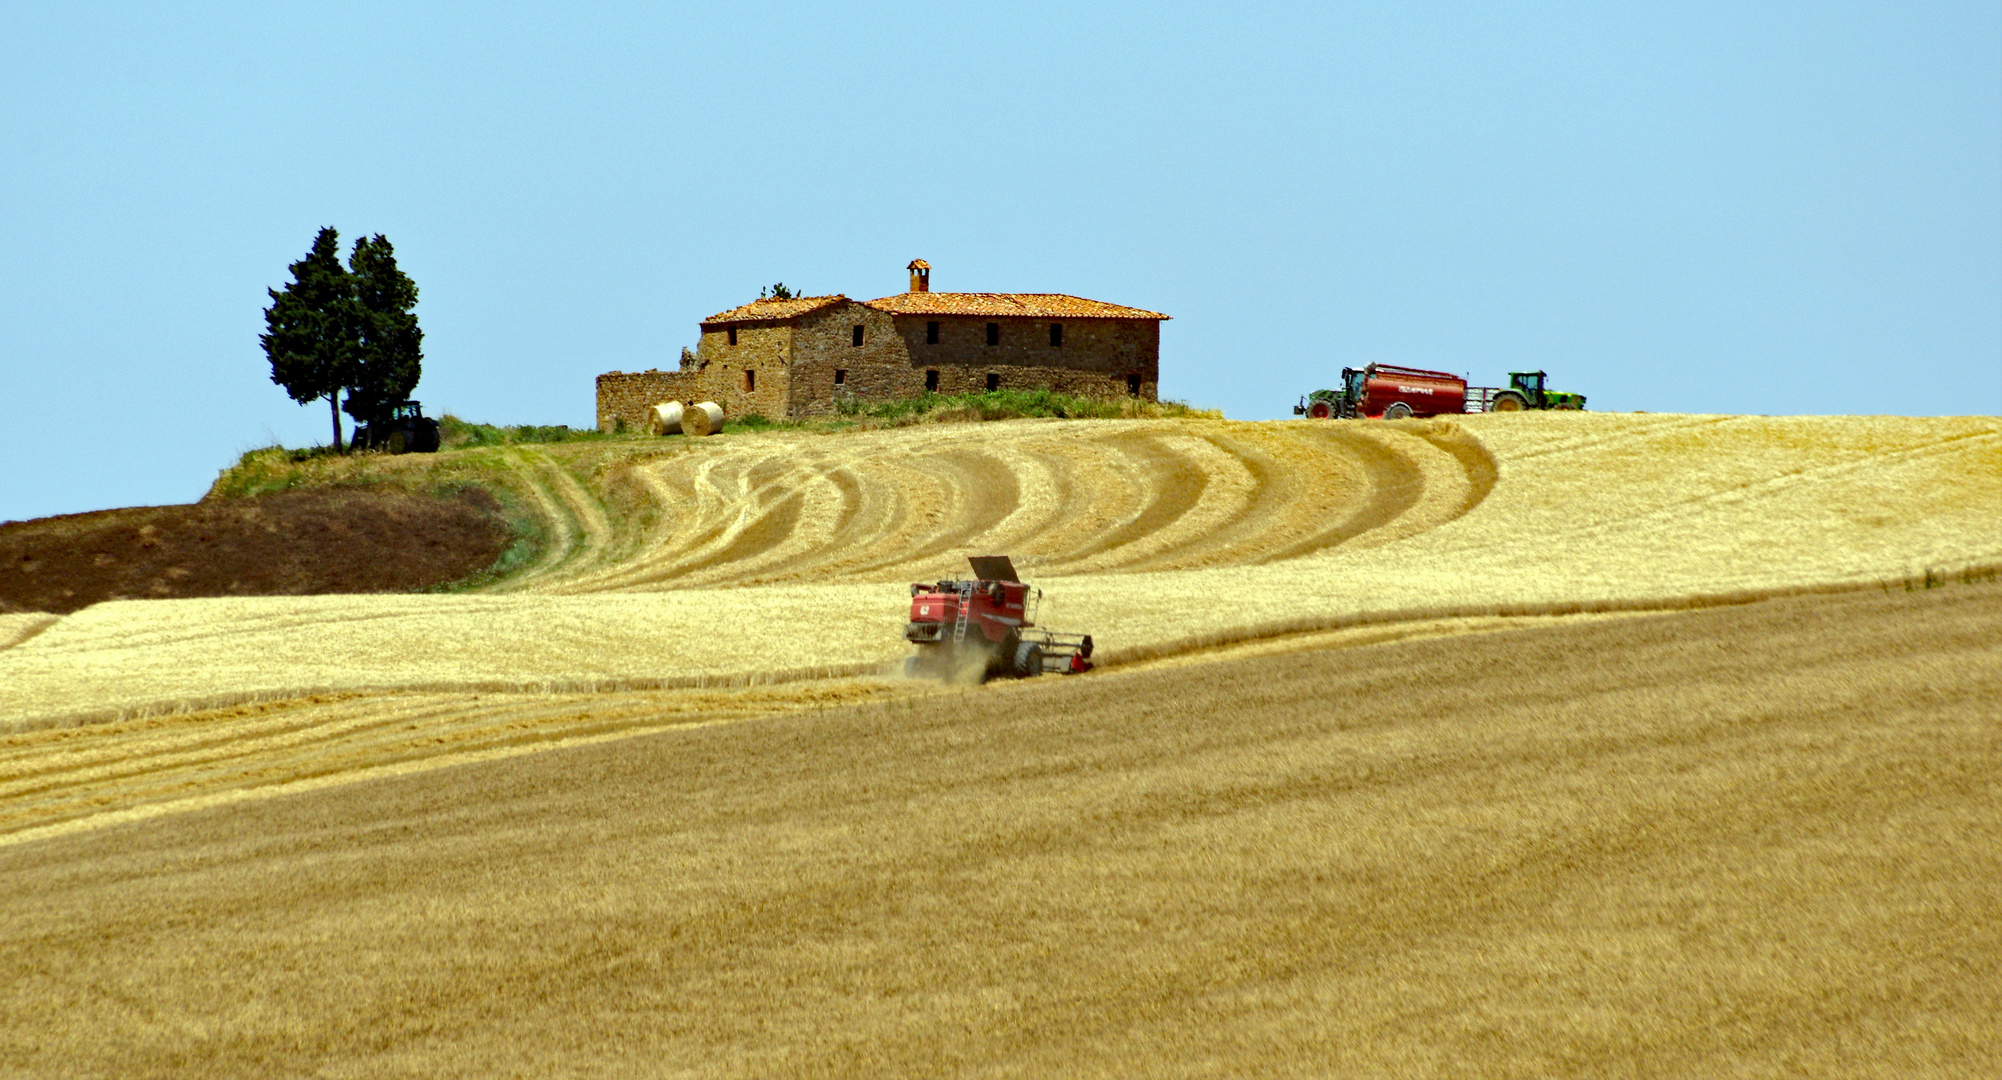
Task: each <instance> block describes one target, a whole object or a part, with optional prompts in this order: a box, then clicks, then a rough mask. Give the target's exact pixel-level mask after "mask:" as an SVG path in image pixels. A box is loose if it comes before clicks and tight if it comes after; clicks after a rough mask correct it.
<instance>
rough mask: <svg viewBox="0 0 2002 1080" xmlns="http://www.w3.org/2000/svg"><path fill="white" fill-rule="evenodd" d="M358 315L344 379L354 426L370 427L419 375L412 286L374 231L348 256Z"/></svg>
mask: <svg viewBox="0 0 2002 1080" xmlns="http://www.w3.org/2000/svg"><path fill="white" fill-rule="evenodd" d="M348 270H349V277H350V279H351V280H352V282H353V285H354V296H355V302H356V305H357V307H358V309H359V311H360V315H361V322H360V326H361V341H360V348H359V349H358V350H357V352H356V362H355V366H354V371H353V373H352V375H351V377H350V378H349V380H348V384H347V385H348V388H349V389H348V394H347V404H346V405H344V406H342V407H343V409H345V410H346V412H347V414H348V415H349V416H352V417H354V418H355V422H356V423H374V422H375V421H377V420H381V419H383V418H384V417H385V416H386V415H387V414H388V413H389V410H390V409H391V408H392V407H394V406H395V405H397V404H398V403H400V402H402V401H403V400H404V399H405V398H408V397H409V396H410V391H411V390H413V389H415V388H416V386H417V380H418V379H419V378H420V377H421V376H422V374H423V363H424V331H423V330H422V329H420V328H419V327H418V325H417V314H416V312H414V311H412V310H411V309H412V308H414V307H416V306H417V283H416V282H414V281H411V280H410V278H409V276H408V275H406V274H404V272H403V271H402V270H399V269H397V266H396V249H394V248H392V247H391V246H390V244H389V238H388V237H385V236H383V235H382V234H380V233H377V234H376V235H375V236H372V237H363V238H361V239H359V240H356V241H355V248H354V254H353V255H351V256H349V257H348Z"/></svg>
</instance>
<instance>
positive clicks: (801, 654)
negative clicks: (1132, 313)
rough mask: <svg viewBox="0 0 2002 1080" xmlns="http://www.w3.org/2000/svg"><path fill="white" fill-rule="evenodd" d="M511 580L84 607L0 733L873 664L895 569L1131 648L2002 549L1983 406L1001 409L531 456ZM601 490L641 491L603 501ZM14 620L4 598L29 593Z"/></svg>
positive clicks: (1625, 598)
mask: <svg viewBox="0 0 2002 1080" xmlns="http://www.w3.org/2000/svg"><path fill="white" fill-rule="evenodd" d="M509 469H510V474H511V476H513V477H514V478H515V479H517V480H518V481H519V482H520V483H521V485H522V490H523V491H524V492H525V493H526V496H525V497H526V498H529V499H531V500H533V501H535V502H536V503H537V504H538V505H540V506H541V508H542V512H543V514H544V516H545V520H546V521H547V522H548V529H549V534H550V537H551V541H550V543H549V544H548V545H547V546H546V549H545V551H544V555H543V558H542V560H541V561H540V562H539V563H537V564H536V565H534V566H532V567H530V568H529V569H528V570H527V571H526V572H524V573H522V574H519V575H517V576H515V577H513V578H510V579H508V580H507V581H506V582H504V583H503V584H502V585H500V586H499V587H497V588H496V589H494V590H491V591H487V592H482V593H475V594H461V595H452V596H371V597H357V596H324V597H268V598H248V599H245V598H228V599H211V600H185V601H175V602H172V603H157V602H116V603H106V604H99V605H95V606H93V607H90V608H87V609H85V610H83V611H80V612H77V613H75V614H73V615H70V616H68V617H66V618H63V619H61V620H60V621H57V622H55V623H54V624H52V625H47V626H42V627H40V628H39V629H38V630H37V631H36V632H35V633H33V636H32V637H28V638H27V639H26V640H25V641H23V642H22V643H21V644H19V645H16V646H14V647H12V648H7V649H4V650H0V730H15V731H27V730H31V729H35V728H43V727H61V726H69V725H74V724H79V723H92V722H98V721H103V720H107V719H120V718H132V717H138V716H143V715H148V714H151V713H158V712H165V711H174V710H187V709H200V708H216V707H223V706H228V705H235V704H242V703H245V702H249V701H257V700H272V699H279V698H298V697H304V696H309V695H314V694H330V693H390V692H397V693H471V692H503V691H533V692H588V691H598V690H671V689H676V688H683V687H691V688H716V687H723V686H732V685H743V684H748V683H766V684H770V683H797V682H801V681H813V680H820V679H827V678H850V677H857V676H865V675H868V674H870V673H872V672H876V671H879V670H884V669H885V668H886V667H888V666H891V665H894V664H895V663H896V662H897V661H898V659H899V658H900V657H901V656H902V655H903V654H904V651H905V648H906V647H905V646H904V645H903V643H902V640H901V635H900V633H899V628H900V626H901V623H902V621H903V618H904V605H905V598H906V593H905V589H904V586H905V585H906V584H907V583H908V582H911V581H925V580H934V579H937V578H940V577H945V576H954V575H957V574H959V573H962V572H963V571H964V567H965V556H967V555H969V554H983V553H995V552H999V553H1007V554H1011V555H1013V556H1015V558H1016V564H1017V566H1018V567H1020V568H1021V569H1022V571H1023V574H1024V576H1025V578H1027V579H1029V580H1030V581H1031V582H1032V583H1033V584H1036V585H1038V586H1040V587H1042V588H1043V589H1044V590H1045V594H1046V595H1045V600H1044V606H1043V608H1042V622H1043V623H1044V624H1045V625H1048V626H1051V627H1054V628H1057V629H1067V630H1077V631H1083V632H1090V633H1093V634H1095V635H1096V636H1097V638H1098V640H1099V642H1100V643H1101V645H1102V647H1103V648H1104V650H1105V652H1106V655H1107V658H1108V659H1110V660H1112V661H1115V662H1116V661H1118V660H1120V659H1122V658H1124V659H1134V658H1141V657H1146V656H1156V655H1163V654H1166V653H1171V652H1174V651H1177V650H1183V649H1190V648H1199V647H1207V646H1211V645H1215V644H1217V643H1220V642H1227V641H1231V640H1240V639H1246V638H1251V637H1257V636H1260V635H1263V634H1270V633H1273V632H1277V631H1280V630H1303V629H1314V628H1330V627H1336V626H1341V625H1347V624H1354V623H1361V622H1371V621H1379V622H1380V621H1399V620H1403V619H1407V618H1415V617H1422V618H1438V617H1451V616H1481V615H1494V614H1508V613H1520V614H1535V613H1544V612H1554V611H1565V610H1594V609H1598V610H1613V609H1621V608H1635V607H1639V608H1650V607H1654V608H1661V607H1673V606H1678V605H1686V604H1690V603H1700V602H1705V600H1706V598H1719V597H1732V596H1739V595H1748V594H1749V595H1764V594H1775V593H1781V592H1786V591H1789V590H1800V589H1813V588H1827V587H1844V586H1853V585H1858V584H1868V583H1872V582H1880V581H1892V580H1901V579H1903V578H1905V577H1908V576H1910V575H1912V574H1915V573H1919V574H1922V573H1924V572H1925V571H1926V570H1928V569H1948V570H1957V569H1964V568H1968V567H1977V566H1990V567H1992V566H1994V565H1996V564H2002V530H1998V529H1997V527H1996V525H1995V522H1996V521H1997V520H1998V518H2002V431H1998V424H1997V422H1996V421H1995V420H1994V419H1992V418H1944V419H1911V418H1887V417H1792V418H1766V417H1721V416H1715V417H1712V416H1705V417H1692V416H1648V415H1638V414H1635V415H1601V414H1591V413H1584V414H1575V413H1572V414H1559V413H1551V414H1536V415H1528V416H1482V417H1468V418H1464V419H1454V420H1450V421H1449V420H1438V421H1425V422H1405V423H1388V424H1383V423H1370V424H1330V423H1324V422H1323V423H1312V422H1297V423H1285V424H1252V423H1231V422H1226V421H1206V420H1177V421H1135V422H1113V421H1071V422H1063V421H1016V422H1009V423H998V424H980V425H974V424H961V425H944V426H924V427H918V428H905V429H896V430H890V431H877V432H862V433H849V434H844V435H825V434H811V433H788V432H774V433H765V434H757V435H748V436H730V437H727V438H725V439H722V440H712V441H710V442H706V443H703V444H700V445H699V446H697V447H693V448H690V449H688V450H686V451H684V452H679V453H673V454H668V455H665V456H662V457H660V458H658V459H651V460H650V459H645V458H640V459H638V460H635V461H633V462H629V463H626V464H621V465H619V466H617V467H616V468H613V469H609V470H605V469H600V470H597V471H593V472H585V471H583V470H574V471H573V470H572V469H569V468H566V467H565V464H564V462H563V461H562V460H561V459H560V456H559V455H557V454H556V453H555V452H554V451H553V450H522V451H520V452H518V453H517V454H516V455H515V457H514V459H513V460H512V461H511V463H510V466H509ZM614 494H617V495H619V496H621V497H623V498H625V499H627V500H629V501H637V502H638V503H639V504H640V505H641V506H642V508H643V511H644V512H642V513H638V514H631V513H628V514H625V515H623V516H621V517H619V518H618V520H620V521H624V522H628V523H630V524H629V525H628V526H627V527H624V528H621V527H618V526H616V525H615V524H614V518H615V515H614V514H613V513H612V511H611V509H610V507H609V506H608V503H609V502H610V501H611V499H612V497H613V495H614ZM10 618H11V617H10Z"/></svg>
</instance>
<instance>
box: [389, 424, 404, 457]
mask: <svg viewBox="0 0 2002 1080" xmlns="http://www.w3.org/2000/svg"><path fill="white" fill-rule="evenodd" d="M385 442H386V445H387V446H388V448H389V452H390V453H392V454H401V453H403V451H404V450H406V449H408V448H409V445H410V439H409V437H408V436H406V435H405V434H404V433H403V431H402V429H400V428H399V429H397V430H396V431H392V432H390V433H389V438H388V439H387V440H385Z"/></svg>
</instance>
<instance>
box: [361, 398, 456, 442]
mask: <svg viewBox="0 0 2002 1080" xmlns="http://www.w3.org/2000/svg"><path fill="white" fill-rule="evenodd" d="M348 445H349V447H350V448H351V449H355V450H387V451H389V452H390V453H392V454H431V453H436V452H437V450H438V421H436V420H433V419H431V418H430V417H428V416H425V415H424V406H422V405H419V404H418V403H416V402H414V401H399V402H397V403H396V404H394V405H391V406H390V407H389V411H388V412H387V413H385V414H384V415H383V416H382V417H380V418H379V419H377V420H375V421H373V422H371V423H367V424H362V425H359V426H358V427H356V428H355V434H354V439H353V440H352V441H351V442H350V443H349V444H348Z"/></svg>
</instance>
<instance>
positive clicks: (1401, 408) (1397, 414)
mask: <svg viewBox="0 0 2002 1080" xmlns="http://www.w3.org/2000/svg"><path fill="white" fill-rule="evenodd" d="M1383 418H1384V419H1385V420H1409V419H1411V406H1409V405H1406V404H1405V403H1403V402H1402V401H1398V402H1393V403H1392V404H1391V406H1390V408H1388V409H1385V410H1383Z"/></svg>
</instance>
